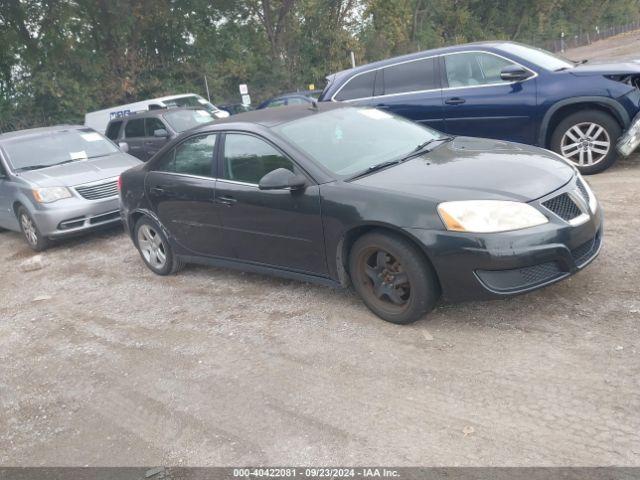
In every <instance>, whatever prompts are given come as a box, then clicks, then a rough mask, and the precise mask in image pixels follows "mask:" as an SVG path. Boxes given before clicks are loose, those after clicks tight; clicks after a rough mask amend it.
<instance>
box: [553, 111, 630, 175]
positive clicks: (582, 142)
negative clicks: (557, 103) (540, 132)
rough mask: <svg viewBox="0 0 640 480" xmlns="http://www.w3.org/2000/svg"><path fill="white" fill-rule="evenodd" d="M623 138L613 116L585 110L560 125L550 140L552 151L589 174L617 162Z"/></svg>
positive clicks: (600, 170) (581, 171)
mask: <svg viewBox="0 0 640 480" xmlns="http://www.w3.org/2000/svg"><path fill="white" fill-rule="evenodd" d="M620 135H622V129H621V128H620V125H619V124H618V122H617V121H616V120H615V119H614V118H613V117H612V116H611V115H609V114H607V113H604V112H600V111H598V110H583V111H580V112H576V113H574V114H572V115H569V116H568V117H567V118H565V119H564V120H562V121H561V122H560V124H559V125H558V126H557V127H556V129H555V130H554V132H553V135H552V137H551V149H552V150H553V151H554V152H556V153H559V154H560V155H562V156H563V157H564V158H566V159H567V160H569V161H570V162H571V163H573V164H574V165H575V166H576V167H577V168H578V170H580V173H583V174H586V175H589V174H592V173H598V172H602V171H603V170H606V169H607V168H609V167H610V166H611V165H613V164H614V163H615V161H616V160H617V158H618V153H617V152H616V142H617V141H618V138H620Z"/></svg>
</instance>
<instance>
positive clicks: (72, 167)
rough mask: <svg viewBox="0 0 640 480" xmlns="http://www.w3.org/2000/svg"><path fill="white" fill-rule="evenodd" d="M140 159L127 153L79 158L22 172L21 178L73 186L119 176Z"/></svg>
mask: <svg viewBox="0 0 640 480" xmlns="http://www.w3.org/2000/svg"><path fill="white" fill-rule="evenodd" d="M140 163H142V162H140V160H138V159H137V158H135V157H132V156H131V155H127V154H126V153H114V154H113V155H109V156H106V157H98V158H92V159H89V160H79V161H77V162H73V163H65V164H64V165H58V166H56V167H49V168H42V169H39V170H31V171H26V172H20V173H19V175H20V178H23V179H25V180H27V181H28V182H30V183H33V184H35V185H37V186H39V187H56V186H64V187H73V186H76V185H82V184H84V183H91V182H97V181H100V180H106V179H108V178H113V177H117V176H119V175H120V174H121V173H122V172H124V171H125V170H127V169H129V168H131V167H135V166H136V165H139V164H140Z"/></svg>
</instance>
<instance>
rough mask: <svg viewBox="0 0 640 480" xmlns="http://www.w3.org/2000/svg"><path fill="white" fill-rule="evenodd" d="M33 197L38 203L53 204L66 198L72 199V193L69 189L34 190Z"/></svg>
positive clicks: (46, 188) (47, 188)
mask: <svg viewBox="0 0 640 480" xmlns="http://www.w3.org/2000/svg"><path fill="white" fill-rule="evenodd" d="M33 197H34V198H35V199H36V201H37V202H38V203H52V202H57V201H58V200H62V199H64V198H71V192H70V191H69V189H68V188H67V187H45V188H34V189H33Z"/></svg>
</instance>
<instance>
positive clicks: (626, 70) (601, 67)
mask: <svg viewBox="0 0 640 480" xmlns="http://www.w3.org/2000/svg"><path fill="white" fill-rule="evenodd" d="M569 72H570V73H571V74H573V75H577V76H588V75H628V74H633V73H640V60H639V61H630V62H617V63H585V64H584V65H578V66H576V67H575V68H572V69H571V70H569Z"/></svg>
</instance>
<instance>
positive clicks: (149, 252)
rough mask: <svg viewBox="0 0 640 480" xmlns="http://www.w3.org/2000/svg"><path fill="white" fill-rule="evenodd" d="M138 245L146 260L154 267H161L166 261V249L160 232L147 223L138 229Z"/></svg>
mask: <svg viewBox="0 0 640 480" xmlns="http://www.w3.org/2000/svg"><path fill="white" fill-rule="evenodd" d="M138 246H139V248H140V252H141V253H142V256H143V257H144V259H145V260H146V262H147V263H148V264H149V265H151V266H152V267H153V268H155V269H158V270H160V269H162V268H163V267H164V266H165V264H166V263H167V249H166V246H165V244H164V242H163V241H162V237H161V236H160V234H159V233H158V232H157V231H156V230H155V229H154V228H153V227H151V226H149V225H142V226H141V227H140V228H139V229H138Z"/></svg>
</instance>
